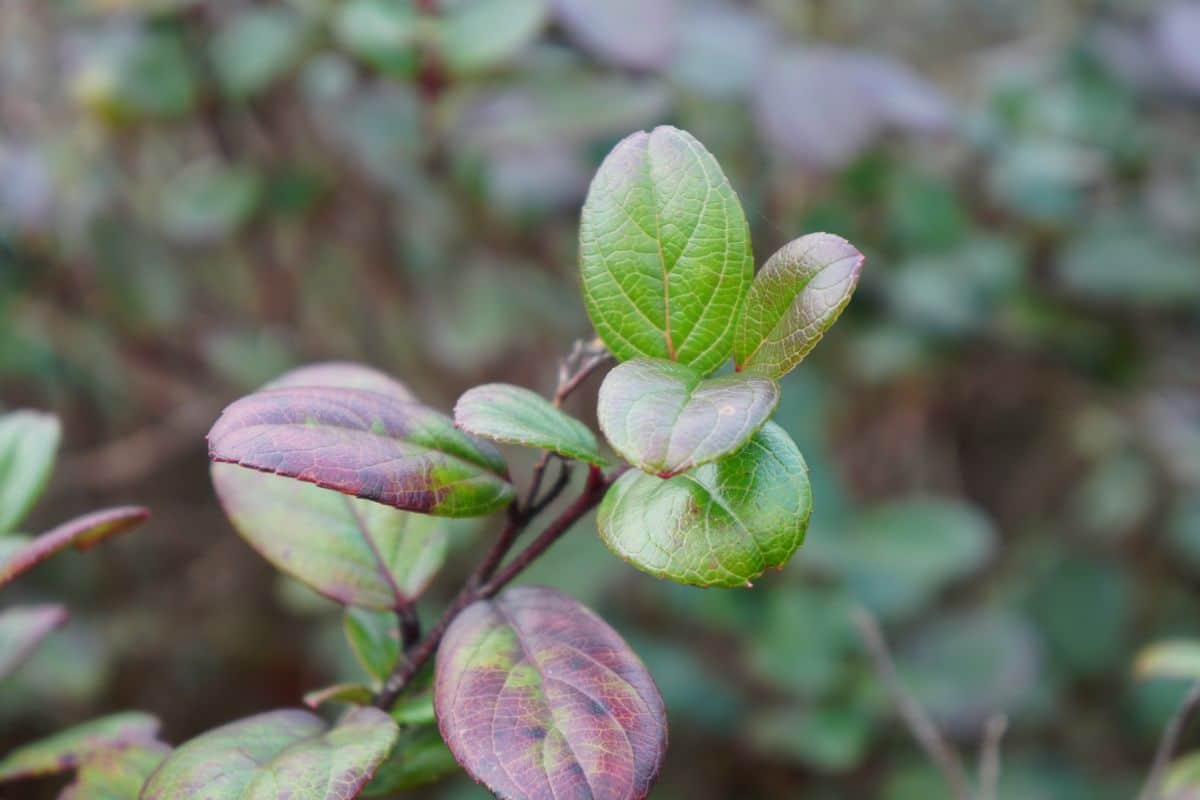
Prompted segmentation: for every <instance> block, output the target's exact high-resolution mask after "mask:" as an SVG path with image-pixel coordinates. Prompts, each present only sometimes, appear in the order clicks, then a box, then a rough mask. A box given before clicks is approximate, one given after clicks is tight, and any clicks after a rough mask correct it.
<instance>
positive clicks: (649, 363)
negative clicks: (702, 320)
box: [596, 358, 779, 478]
mask: <svg viewBox="0 0 1200 800" xmlns="http://www.w3.org/2000/svg"><path fill="white" fill-rule="evenodd" d="M777 405H779V386H778V385H776V383H775V381H773V380H771V379H770V378H762V377H757V376H750V375H724V376H721V377H718V378H704V377H703V376H702V375H701V374H700V373H699V372H697V371H696V370H694V369H692V368H691V367H688V366H684V365H683V364H677V363H675V362H673V361H664V360H662V359H658V358H638V359H634V360H633V361H627V362H625V363H624V364H621V365H619V366H618V367H617V368H616V369H614V370H613V371H612V372H610V373H608V375H607V376H605V378H604V383H603V384H601V386H600V397H599V400H598V403H597V407H596V415H597V417H598V419H599V420H600V429H601V430H602V431H604V435H605V437H606V438H607V439H608V442H609V444H611V445H612V447H613V449H614V450H616V451H617V452H618V453H619V454H620V455H621V457H622V458H624V459H625V460H626V461H628V462H629V463H630V464H633V465H634V466H635V467H637V468H638V469H640V470H642V471H643V472H649V473H651V474H653V475H658V476H660V477H663V478H669V477H671V476H672V475H677V474H678V473H680V472H684V471H686V470H689V469H692V468H693V467H698V466H700V465H702V464H707V463H708V462H710V461H716V460H717V459H719V458H722V457H724V456H727V455H729V454H730V453H734V452H736V451H737V450H738V449H740V448H741V446H742V445H743V444H745V443H746V441H747V440H749V438H750V437H751V436H753V435H754V433H755V432H756V431H757V430H758V429H759V428H761V427H762V426H763V425H764V424H765V423H766V421H767V420H768V419H769V418H770V416H771V414H772V413H773V412H774V411H775V407H776V406H777Z"/></svg>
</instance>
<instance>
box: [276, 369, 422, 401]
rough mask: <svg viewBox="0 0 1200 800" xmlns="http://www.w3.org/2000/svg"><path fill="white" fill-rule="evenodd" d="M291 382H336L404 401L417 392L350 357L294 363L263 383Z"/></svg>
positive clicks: (291, 384) (279, 384)
mask: <svg viewBox="0 0 1200 800" xmlns="http://www.w3.org/2000/svg"><path fill="white" fill-rule="evenodd" d="M294 386H337V387H341V388H342V389H364V390H366V391H368V392H376V393H377V394H385V395H387V396H388V397H394V398H396V399H397V400H403V401H404V402H407V403H416V402H418V401H417V396H416V395H414V394H413V393H412V392H411V391H410V390H409V388H408V387H407V386H405V385H404V384H403V383H401V382H400V381H398V380H396V379H395V378H393V377H392V376H391V375H388V374H387V373H385V372H380V371H379V370H377V369H373V368H371V367H367V366H363V365H362V364H355V363H354V362H352V361H322V362H319V363H316V364H306V365H305V366H303V367H296V368H295V369H293V370H289V371H287V372H285V373H283V374H282V375H280V376H279V377H278V378H276V379H275V380H273V381H271V382H270V383H268V384H267V385H266V386H263V387H262V388H264V389H286V388H289V387H294Z"/></svg>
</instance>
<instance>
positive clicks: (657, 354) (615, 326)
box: [579, 126, 754, 374]
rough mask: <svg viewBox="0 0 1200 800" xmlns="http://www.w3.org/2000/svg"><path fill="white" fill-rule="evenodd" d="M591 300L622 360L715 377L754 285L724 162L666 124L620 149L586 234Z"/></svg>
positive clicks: (587, 209)
mask: <svg viewBox="0 0 1200 800" xmlns="http://www.w3.org/2000/svg"><path fill="white" fill-rule="evenodd" d="M579 259H580V268H581V272H582V280H583V299H584V304H585V305H586V306H587V312H588V316H590V317H591V319H592V324H593V325H595V326H596V332H597V333H598V334H599V335H600V338H601V339H603V340H604V343H605V344H606V345H608V349H609V350H611V351H612V353H613V355H615V356H616V357H617V358H618V359H620V360H622V361H626V360H628V359H631V358H635V357H637V356H650V357H653V358H665V359H669V360H672V361H679V362H682V363H684V364H689V365H691V366H694V367H695V368H696V369H697V370H699V371H700V372H701V373H702V374H707V373H709V372H711V371H713V370H714V369H716V368H717V367H718V366H720V365H721V363H722V362H724V361H725V360H726V359H727V358H728V357H729V353H730V350H731V348H732V346H733V323H734V318H735V317H736V316H737V310H738V308H739V307H740V306H741V303H742V298H743V297H744V296H745V294H746V290H747V288H748V287H749V285H750V281H751V280H752V279H753V277H754V257H753V254H752V253H751V251H750V232H749V227H748V226H747V224H746V217H745V215H744V214H743V213H742V206H741V203H739V202H738V198H737V195H736V194H735V193H734V191H733V189H732V188H731V187H730V185H729V181H728V180H727V179H726V178H725V175H724V174H723V173H722V172H721V168H720V166H719V165H718V164H717V162H716V159H714V158H713V157H712V155H711V154H710V153H709V152H708V151H707V150H705V149H704V146H703V145H702V144H700V143H699V142H698V141H696V140H695V139H694V138H692V136H691V134H689V133H686V132H684V131H681V130H678V129H676V128H671V127H667V126H663V127H659V128H655V129H654V130H653V131H652V132H651V133H645V132H641V131H639V132H638V133H635V134H633V135H632V136H629V137H628V138H626V139H624V140H623V141H621V142H620V143H619V144H618V145H617V146H616V147H615V148H613V151H612V152H611V153H609V155H608V158H606V159H605V160H604V163H603V164H601V165H600V169H599V171H598V172H597V173H596V177H595V178H593V179H592V185H591V188H590V189H589V190H588V196H587V202H586V203H585V204H584V207H583V217H582V220H581V221H580V227H579Z"/></svg>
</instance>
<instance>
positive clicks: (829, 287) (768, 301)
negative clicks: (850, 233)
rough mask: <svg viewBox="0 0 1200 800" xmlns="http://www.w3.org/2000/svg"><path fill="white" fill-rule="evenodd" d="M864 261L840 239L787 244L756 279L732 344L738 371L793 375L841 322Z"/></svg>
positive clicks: (818, 237)
mask: <svg viewBox="0 0 1200 800" xmlns="http://www.w3.org/2000/svg"><path fill="white" fill-rule="evenodd" d="M863 260H864V259H863V255H862V253H860V252H858V250H857V248H855V247H854V245H852V244H850V243H849V242H847V241H846V240H845V239H843V238H842V237H840V236H834V235H833V234H829V233H813V234H810V235H808V236H801V237H800V238H799V239H795V240H793V241H791V242H788V243H787V244H785V245H784V246H783V247H781V248H780V249H779V251H778V252H776V253H775V255H773V256H771V258H770V259H768V260H767V263H766V265H765V266H764V267H763V268H762V271H761V272H759V273H758V275H757V276H756V277H755V279H754V283H753V284H751V286H750V291H749V293H748V294H747V295H746V302H745V304H744V305H743V306H742V314H741V317H740V318H739V319H738V325H737V333H736V334H735V336H734V339H733V360H734V364H735V365H736V367H737V368H738V370H744V371H746V372H752V373H755V374H759V375H768V376H770V377H772V378H778V377H779V376H781V375H783V374H785V373H787V372H790V371H791V370H792V368H794V367H795V366H796V365H797V364H799V363H800V362H801V361H802V360H803V359H804V357H805V356H806V355H808V353H809V351H810V350H812V349H813V348H814V347H816V346H817V342H819V341H821V337H822V336H823V335H824V334H825V331H827V330H828V329H829V328H830V326H832V325H833V323H834V322H836V321H837V318H838V317H839V316H840V315H841V313H842V309H844V308H845V307H846V305H847V304H848V303H849V302H850V296H851V295H852V294H854V288H855V287H856V286H858V277H859V275H860V274H861V273H862V266H863Z"/></svg>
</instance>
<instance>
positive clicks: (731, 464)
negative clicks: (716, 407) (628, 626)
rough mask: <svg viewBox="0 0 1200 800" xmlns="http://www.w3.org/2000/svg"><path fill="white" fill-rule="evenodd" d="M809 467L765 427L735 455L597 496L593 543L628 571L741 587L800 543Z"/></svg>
mask: <svg viewBox="0 0 1200 800" xmlns="http://www.w3.org/2000/svg"><path fill="white" fill-rule="evenodd" d="M811 510H812V492H811V490H810V488H809V483H808V468H807V467H806V466H805V464H804V458H803V457H802V456H801V455H800V450H799V449H798V448H797V447H796V444H795V443H794V442H793V441H792V440H791V439H790V438H788V435H787V434H786V433H784V431H783V429H782V428H780V427H779V426H778V425H776V424H774V423H768V424H767V425H766V426H764V427H763V429H762V430H760V431H759V432H758V433H756V434H754V436H753V437H751V439H750V441H749V442H748V443H747V444H746V445H745V446H744V447H743V448H742V449H741V450H739V451H738V452H737V453H735V454H734V455H731V456H728V457H726V458H723V459H721V460H720V461H716V462H713V463H711V464H706V465H704V466H702V467H698V468H696V469H693V470H691V471H690V472H685V473H683V474H681V475H676V476H675V477H673V478H669V479H667V480H663V479H662V478H657V477H654V476H653V475H647V474H645V473H642V472H635V471H630V472H627V473H625V474H624V475H622V476H621V477H620V479H618V480H617V482H616V483H615V484H613V487H612V488H611V489H609V491H608V494H607V495H605V497H604V501H603V502H602V503H601V505H600V512H599V515H598V516H597V520H596V522H597V526H598V527H599V530H600V538H601V539H603V540H604V543H605V544H607V545H608V547H609V549H611V550H612V551H613V552H614V553H616V554H617V555H618V556H620V557H621V558H623V559H625V560H626V561H628V562H629V563H631V564H633V566H635V567H637V568H638V569H640V570H642V571H643V572H648V573H650V574H651V575H655V576H657V577H660V578H669V579H670V580H673V581H677V582H679V583H688V584H693V585H696V586H726V587H734V586H749V585H750V580H751V579H752V578H755V577H757V576H759V575H761V574H762V573H763V571H764V570H766V569H767V568H768V567H781V566H783V565H784V564H786V563H787V561H788V559H790V558H791V557H792V554H793V553H795V552H796V549H797V548H798V547H800V545H801V544H802V543H803V541H804V533H805V530H806V529H807V527H808V516H809V513H810V512H811Z"/></svg>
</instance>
